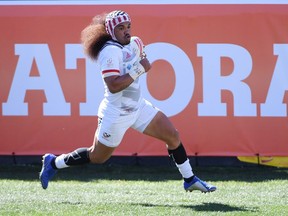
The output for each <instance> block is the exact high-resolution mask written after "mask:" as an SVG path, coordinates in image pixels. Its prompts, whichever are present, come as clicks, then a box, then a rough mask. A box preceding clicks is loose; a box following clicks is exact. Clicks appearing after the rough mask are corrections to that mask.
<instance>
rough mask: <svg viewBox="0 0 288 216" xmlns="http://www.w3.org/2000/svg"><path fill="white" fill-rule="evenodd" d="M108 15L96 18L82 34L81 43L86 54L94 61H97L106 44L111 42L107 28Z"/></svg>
mask: <svg viewBox="0 0 288 216" xmlns="http://www.w3.org/2000/svg"><path fill="white" fill-rule="evenodd" d="M105 18H106V14H102V15H98V16H95V17H94V18H93V19H92V23H91V24H90V25H88V26H87V27H86V28H85V29H83V31H82V32H81V42H82V45H83V48H84V53H85V54H86V55H87V56H89V57H90V58H91V59H92V60H97V58H98V54H99V52H100V50H101V49H102V47H103V46H104V44H105V43H106V42H107V41H108V40H111V39H112V38H111V36H110V35H109V34H108V33H107V32H106V28H105Z"/></svg>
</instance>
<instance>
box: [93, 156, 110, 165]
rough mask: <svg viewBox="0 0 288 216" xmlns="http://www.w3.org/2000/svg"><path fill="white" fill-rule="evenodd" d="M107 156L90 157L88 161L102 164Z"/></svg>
mask: <svg viewBox="0 0 288 216" xmlns="http://www.w3.org/2000/svg"><path fill="white" fill-rule="evenodd" d="M108 159H109V158H104V157H93V156H92V157H90V163H92V164H103V163H105V162H106V161H107V160H108Z"/></svg>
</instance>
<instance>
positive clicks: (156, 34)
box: [0, 4, 288, 156]
mask: <svg viewBox="0 0 288 216" xmlns="http://www.w3.org/2000/svg"><path fill="white" fill-rule="evenodd" d="M115 9H121V10H125V11H126V12H128V13H129V14H130V16H131V17H132V29H133V30H132V31H133V34H134V35H137V36H139V37H141V38H142V40H143V41H144V43H145V44H146V53H147V56H148V58H149V60H150V62H151V63H152V70H151V71H149V73H148V74H147V75H144V76H141V77H140V80H141V84H142V88H143V94H144V96H145V97H146V98H147V99H148V100H149V101H151V102H152V103H153V104H154V105H156V106H158V107H159V108H160V109H162V110H163V111H164V112H165V113H166V114H167V115H168V116H169V117H170V119H171V121H172V122H173V123H174V124H175V126H176V127H177V129H178V130H179V132H180V136H181V137H182V141H183V144H184V145H185V146H186V149H187V152H188V154H189V155H195V154H197V155H203V156H204V155H205V156H249V155H255V154H259V155H263V156H287V155H288V119H287V115H288V113H287V102H288V98H287V91H288V27H287V26H288V5H251V4H250V5H230V4H229V5H228V4H227V5H223V4H222V5H207V4H205V5H204V4H203V5H201V4H194V5H192V4H187V5H183V4H181V5H174V4H173V5H18V6H16V5H14V6H12V5H0V29H1V34H0V155H10V154H16V155H40V154H43V153H46V152H51V153H54V154H60V153H65V152H70V151H71V150H74V149H75V148H78V147H85V146H87V147H88V146H90V145H92V141H93V137H94V132H95V129H96V127H97V109H98V105H99V103H100V101H101V99H102V97H103V92H104V90H103V84H102V80H101V75H100V73H99V71H98V70H97V65H96V64H95V63H94V62H91V61H90V60H88V59H87V58H85V56H84V54H83V52H82V47H81V44H80V33H81V31H82V29H84V28H85V27H86V26H87V25H88V24H89V23H90V22H91V19H92V18H93V17H94V16H95V15H97V14H101V13H103V12H109V11H112V10H115ZM114 155H128V156H129V155H140V156H145V155H151V156H152V155H167V152H166V148H165V144H164V143H162V142H160V141H158V140H155V139H153V138H149V137H146V136H145V135H141V134H139V133H137V132H135V131H133V130H129V131H128V133H127V134H126V136H125V137H124V140H123V141H122V143H121V145H120V146H119V147H118V148H117V150H116V151H115V153H114Z"/></svg>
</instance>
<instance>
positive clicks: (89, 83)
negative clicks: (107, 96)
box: [65, 44, 104, 116]
mask: <svg viewBox="0 0 288 216" xmlns="http://www.w3.org/2000/svg"><path fill="white" fill-rule="evenodd" d="M65 52H66V61H65V62H66V66H65V67H66V69H76V68H77V64H76V63H77V59H86V61H85V63H86V65H85V66H86V103H80V116H96V115H97V111H98V106H99V104H100V102H101V100H102V98H103V95H104V88H103V85H102V83H103V81H102V78H101V74H100V69H99V65H98V64H96V63H95V62H92V61H91V60H90V59H88V58H86V57H85V55H84V53H83V47H82V45H81V44H66V46H65Z"/></svg>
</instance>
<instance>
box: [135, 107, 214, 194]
mask: <svg viewBox="0 0 288 216" xmlns="http://www.w3.org/2000/svg"><path fill="white" fill-rule="evenodd" d="M153 109H154V111H153ZM141 113H142V115H140V117H139V121H140V122H144V119H146V120H147V121H146V123H142V128H141V127H139V126H138V127H136V128H135V129H137V130H139V131H140V132H141V129H143V127H144V128H145V129H143V131H142V132H143V133H144V134H146V135H149V136H152V137H155V138H157V139H160V140H162V141H164V142H165V143H166V145H167V149H168V153H169V156H170V157H171V158H173V160H174V162H175V164H176V166H177V167H178V169H179V172H180V173H181V175H182V176H183V179H184V189H185V190H187V191H192V190H201V191H202V192H212V191H215V190H216V187H214V186H212V185H209V184H207V183H205V182H203V181H201V180H200V179H199V178H197V177H196V176H195V175H194V173H193V171H192V167H191V165H190V162H189V159H188V157H187V154H186V150H185V148H184V146H183V144H182V143H181V140H180V137H179V133H178V131H177V130H176V128H175V127H174V125H173V124H172V122H171V121H170V120H169V118H168V117H167V116H166V115H165V114H164V113H162V112H161V111H158V110H157V109H155V108H154V107H152V106H151V105H150V104H149V103H148V104H147V105H146V106H145V107H144V108H143V111H142V112H141ZM149 118H150V120H149Z"/></svg>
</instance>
